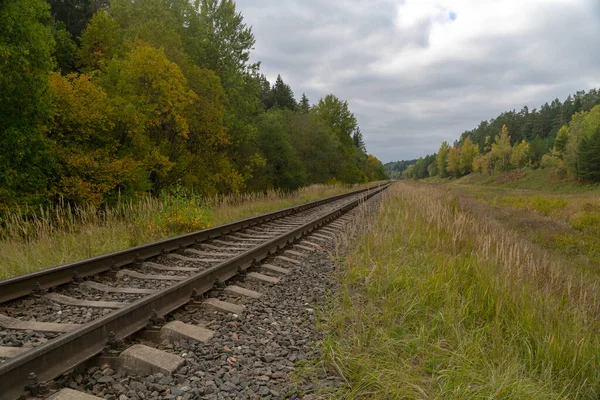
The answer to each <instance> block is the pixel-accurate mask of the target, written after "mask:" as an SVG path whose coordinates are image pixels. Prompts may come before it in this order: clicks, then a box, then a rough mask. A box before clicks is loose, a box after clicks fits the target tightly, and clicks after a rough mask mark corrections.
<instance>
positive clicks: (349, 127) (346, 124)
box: [313, 94, 358, 145]
mask: <svg viewBox="0 0 600 400" xmlns="http://www.w3.org/2000/svg"><path fill="white" fill-rule="evenodd" d="M313 110H314V112H315V113H316V114H317V115H318V116H320V117H321V118H322V119H323V121H324V122H325V123H326V124H327V125H328V126H329V127H330V128H331V129H333V130H334V131H335V132H336V134H337V135H338V137H339V138H340V141H341V142H342V144H344V145H352V144H353V141H352V133H353V132H355V131H356V128H357V127H358V124H357V121H356V117H354V114H352V113H351V112H350V109H349V108H348V103H347V102H346V101H341V100H340V99H338V98H337V97H335V96H334V95H333V94H328V95H327V96H325V97H323V98H322V99H320V100H319V103H318V104H317V105H316V106H314V107H313Z"/></svg>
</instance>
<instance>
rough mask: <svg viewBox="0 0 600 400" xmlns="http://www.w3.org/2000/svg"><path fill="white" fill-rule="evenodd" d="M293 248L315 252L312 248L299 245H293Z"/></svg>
mask: <svg viewBox="0 0 600 400" xmlns="http://www.w3.org/2000/svg"><path fill="white" fill-rule="evenodd" d="M294 247H297V248H299V249H302V250H306V251H315V248H314V247H308V246H303V245H301V244H295V245H294Z"/></svg>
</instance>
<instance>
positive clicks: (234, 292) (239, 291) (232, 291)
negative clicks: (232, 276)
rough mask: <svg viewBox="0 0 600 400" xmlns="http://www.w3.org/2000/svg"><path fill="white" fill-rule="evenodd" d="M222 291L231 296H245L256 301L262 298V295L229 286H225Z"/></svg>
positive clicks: (239, 287)
mask: <svg viewBox="0 0 600 400" xmlns="http://www.w3.org/2000/svg"><path fill="white" fill-rule="evenodd" d="M223 291H224V292H225V293H227V294H229V295H231V296H245V297H250V298H252V299H258V298H259V297H261V296H262V293H260V292H256V291H254V290H250V289H246V288H243V287H241V286H236V285H229V286H226V287H225V289H223Z"/></svg>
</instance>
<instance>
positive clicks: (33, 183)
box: [0, 0, 54, 204]
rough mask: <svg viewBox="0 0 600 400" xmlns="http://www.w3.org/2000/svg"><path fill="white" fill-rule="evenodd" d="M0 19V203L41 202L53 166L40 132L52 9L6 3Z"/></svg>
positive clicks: (29, 0)
mask: <svg viewBox="0 0 600 400" xmlns="http://www.w3.org/2000/svg"><path fill="white" fill-rule="evenodd" d="M0 21H2V23H0V60H1V61H0V148H2V149H3V151H2V152H1V153H0V203H4V204H6V203H13V204H14V203H15V202H16V203H25V202H29V203H39V202H42V201H44V200H45V198H46V195H47V185H48V176H49V174H50V172H51V169H52V164H53V162H52V158H51V157H50V155H49V154H48V152H47V141H46V139H45V137H44V135H43V133H42V131H41V129H40V127H41V126H42V125H43V124H44V123H45V122H46V121H47V118H48V115H49V114H48V107H47V105H46V103H45V102H44V93H45V92H46V90H47V88H48V76H49V74H50V72H51V70H52V69H53V67H54V61H53V58H52V51H53V48H54V39H53V37H52V31H51V27H50V25H49V21H50V13H49V7H48V4H47V3H46V2H45V1H43V0H3V1H2V4H1V5H0Z"/></svg>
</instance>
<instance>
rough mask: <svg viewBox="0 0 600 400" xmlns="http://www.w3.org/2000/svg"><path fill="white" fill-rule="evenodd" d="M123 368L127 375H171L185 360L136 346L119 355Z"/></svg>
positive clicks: (147, 347) (164, 352) (174, 355)
mask: <svg viewBox="0 0 600 400" xmlns="http://www.w3.org/2000/svg"><path fill="white" fill-rule="evenodd" d="M119 363H120V364H121V368H122V369H123V370H125V372H127V373H131V374H136V375H150V374H155V373H158V372H160V373H161V374H163V375H171V374H172V373H173V372H175V371H177V369H179V368H180V367H181V366H182V365H183V364H185V359H184V358H183V357H179V356H178V355H176V354H171V353H167V352H166V351H162V350H158V349H155V348H153V347H149V346H146V345H143V344H134V345H133V346H131V347H129V348H127V349H125V350H124V351H123V352H122V353H121V354H120V355H119Z"/></svg>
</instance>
